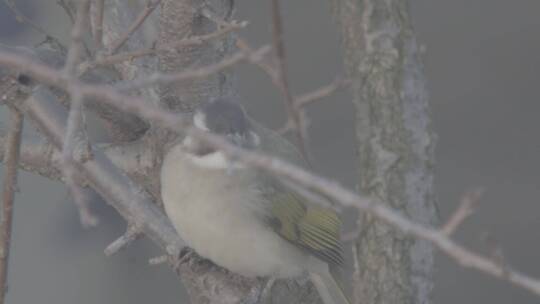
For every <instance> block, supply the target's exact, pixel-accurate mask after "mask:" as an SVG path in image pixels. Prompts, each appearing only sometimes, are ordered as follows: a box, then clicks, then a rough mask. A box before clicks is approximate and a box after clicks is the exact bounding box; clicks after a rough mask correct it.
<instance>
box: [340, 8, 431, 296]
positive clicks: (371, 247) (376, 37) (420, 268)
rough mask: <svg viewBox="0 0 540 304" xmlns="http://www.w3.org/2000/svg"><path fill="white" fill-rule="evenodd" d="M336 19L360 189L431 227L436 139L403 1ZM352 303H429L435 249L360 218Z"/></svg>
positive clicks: (342, 13) (366, 216)
mask: <svg viewBox="0 0 540 304" xmlns="http://www.w3.org/2000/svg"><path fill="white" fill-rule="evenodd" d="M333 5H334V13H335V19H336V20H337V22H338V24H339V26H340V29H341V33H342V39H343V52H344V54H345V56H344V65H345V67H346V69H347V71H348V74H349V76H350V77H351V79H352V82H353V85H352V87H353V103H354V105H355V107H356V134H357V136H356V139H357V147H358V172H359V173H358V174H359V190H360V191H361V192H362V193H365V194H369V195H372V196H373V197H377V198H379V199H380V201H382V202H385V203H386V204H388V205H390V206H391V207H393V208H395V209H397V210H400V211H401V212H402V213H403V214H404V215H406V216H408V217H410V218H411V219H413V220H414V221H416V222H420V223H425V224H428V225H433V224H434V223H435V222H436V218H437V216H436V208H435V197H434V194H433V161H434V153H433V151H434V142H435V140H434V139H435V136H434V134H433V131H432V130H431V127H430V118H429V105H428V95H427V90H426V81H425V77H424V74H423V70H422V69H423V66H422V62H421V53H420V51H419V47H418V44H417V41H416V38H415V35H414V32H413V28H412V25H411V19H410V15H409V5H408V1H403V0H386V1H375V0H340V1H334V3H333ZM358 224H359V226H360V229H359V230H360V231H361V233H360V235H359V237H358V239H357V240H356V241H355V243H354V245H353V247H354V248H353V249H354V255H355V264H356V265H355V272H354V274H353V281H354V285H355V286H354V297H355V301H356V303H370V304H377V303H385V304H391V303H421V304H427V303H431V298H430V294H431V290H432V287H433V263H434V261H433V259H434V257H433V249H432V246H431V245H430V244H428V243H427V242H426V241H422V240H417V239H413V238H410V237H407V236H405V235H404V234H403V233H401V232H399V231H397V230H396V229H394V228H392V227H390V226H389V225H387V224H385V223H382V222H381V221H379V220H377V219H375V218H373V217H372V216H370V215H369V214H360V218H359V220H358Z"/></svg>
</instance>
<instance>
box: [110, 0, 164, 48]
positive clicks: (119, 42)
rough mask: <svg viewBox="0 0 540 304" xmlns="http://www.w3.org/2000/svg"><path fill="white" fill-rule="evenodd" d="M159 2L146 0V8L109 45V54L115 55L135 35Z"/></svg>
mask: <svg viewBox="0 0 540 304" xmlns="http://www.w3.org/2000/svg"><path fill="white" fill-rule="evenodd" d="M160 2H161V0H148V1H147V2H146V7H145V8H144V10H143V11H142V12H141V13H140V14H139V16H137V19H135V21H134V22H133V23H132V24H131V25H130V26H129V29H128V30H127V31H126V32H125V33H124V34H123V35H122V36H120V37H118V39H117V40H115V41H114V42H113V43H112V44H111V45H112V46H111V50H110V54H111V55H113V54H115V53H116V52H117V51H118V50H119V49H120V48H121V47H122V46H123V45H124V44H125V43H126V41H128V39H129V37H131V35H133V33H135V31H136V30H137V29H138V28H139V27H140V26H141V25H142V24H143V23H144V21H145V20H146V18H148V16H150V14H152V12H153V11H154V10H155V9H156V7H157V6H158V5H159V3H160Z"/></svg>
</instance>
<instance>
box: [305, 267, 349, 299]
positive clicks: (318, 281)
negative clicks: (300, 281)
mask: <svg viewBox="0 0 540 304" xmlns="http://www.w3.org/2000/svg"><path fill="white" fill-rule="evenodd" d="M309 277H310V278H311V281H312V282H313V285H315V287H316V288H317V291H318V292H319V296H320V297H321V299H322V300H323V302H324V304H351V302H350V301H349V299H348V298H347V296H345V293H344V292H343V289H342V288H341V286H340V285H339V284H338V283H337V282H336V280H335V279H334V277H333V276H332V275H331V274H330V272H326V273H315V272H310V273H309Z"/></svg>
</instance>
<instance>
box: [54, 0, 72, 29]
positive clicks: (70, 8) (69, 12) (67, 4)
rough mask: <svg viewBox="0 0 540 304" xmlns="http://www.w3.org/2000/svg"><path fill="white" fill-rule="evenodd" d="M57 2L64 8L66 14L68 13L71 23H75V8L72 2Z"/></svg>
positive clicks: (61, 0)
mask: <svg viewBox="0 0 540 304" xmlns="http://www.w3.org/2000/svg"><path fill="white" fill-rule="evenodd" d="M56 4H58V5H59V6H60V7H61V8H62V9H64V12H66V15H68V17H69V20H70V21H71V24H74V23H75V14H73V9H72V7H71V6H70V4H69V3H67V2H66V1H65V0H56Z"/></svg>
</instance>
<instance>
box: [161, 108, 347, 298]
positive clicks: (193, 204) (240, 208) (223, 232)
mask: <svg viewBox="0 0 540 304" xmlns="http://www.w3.org/2000/svg"><path fill="white" fill-rule="evenodd" d="M193 125H194V126H195V127H197V128H199V129H201V130H204V131H207V132H212V133H215V134H218V135H221V136H223V137H224V138H226V139H227V140H228V141H229V142H230V143H232V144H235V145H237V146H239V147H242V148H244V149H249V150H253V151H261V152H264V153H266V154H269V155H272V156H275V157H278V158H281V159H283V160H285V161H288V162H291V163H294V164H296V165H300V166H303V167H306V166H307V165H306V161H305V160H304V159H303V158H302V156H301V155H300V154H299V153H298V151H297V149H296V148H295V147H294V146H293V145H292V144H291V143H289V142H288V141H287V140H286V139H285V138H284V137H282V136H281V135H279V134H277V133H275V132H273V131H272V130H269V129H267V128H264V127H262V126H261V125H259V124H258V123H256V122H255V121H254V120H252V119H250V118H249V117H248V116H247V115H246V113H245V111H244V109H243V108H242V107H241V106H240V105H239V104H238V103H236V102H233V101H232V100H228V99H217V100H214V101H212V102H208V103H206V104H204V105H202V106H200V107H199V108H198V109H197V110H196V111H195V113H194V115H193ZM161 195H162V199H163V203H164V206H165V210H166V212H167V215H168V216H169V218H170V219H171V221H172V223H173V225H174V227H175V228H176V230H177V232H178V233H179V235H180V236H181V237H182V239H183V240H184V241H185V242H186V243H187V245H188V246H189V247H191V248H193V249H194V250H195V251H196V252H197V253H198V254H199V255H201V256H202V257H204V258H207V259H209V260H211V261H212V262H214V263H215V264H217V265H219V266H221V267H224V268H226V269H228V270H230V271H232V272H234V273H238V274H240V275H243V276H247V277H272V278H291V277H297V276H301V275H302V274H305V273H306V272H307V273H308V274H309V276H310V279H311V280H312V282H313V283H314V285H315V287H316V288H317V290H318V292H319V294H320V296H321V298H322V299H323V301H324V303H325V304H349V301H348V299H347V297H346V296H345V295H344V293H343V290H342V287H341V285H340V284H339V283H338V282H337V281H336V277H335V276H336V275H337V274H338V273H340V270H341V267H342V266H343V249H342V245H341V241H340V231H341V222H340V220H339V218H338V216H337V214H336V213H335V212H334V211H333V210H331V209H326V208H323V207H320V206H316V205H313V204H311V203H310V202H309V201H308V200H306V199H305V198H303V197H302V196H300V195H299V194H298V193H295V192H294V191H292V190H290V189H289V187H286V186H284V185H283V184H282V183H281V182H280V181H279V180H278V179H277V178H275V177H273V176H271V175H269V174H267V173H265V172H264V171H262V170H259V169H256V168H252V167H248V166H245V165H243V164H241V163H239V162H238V161H233V160H231V159H228V158H227V157H226V156H225V155H224V153H223V152H221V151H219V150H216V149H214V148H213V147H211V146H209V145H205V144H203V143H202V142H201V141H197V140H196V139H195V138H192V137H190V136H186V137H185V138H184V139H182V140H181V141H179V142H178V143H176V144H175V145H173V146H172V147H171V148H170V149H169V151H168V152H167V153H166V155H165V158H164V162H163V165H162V168H161Z"/></svg>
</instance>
